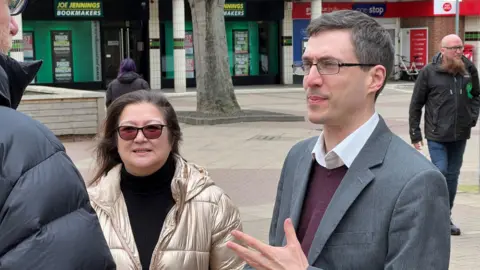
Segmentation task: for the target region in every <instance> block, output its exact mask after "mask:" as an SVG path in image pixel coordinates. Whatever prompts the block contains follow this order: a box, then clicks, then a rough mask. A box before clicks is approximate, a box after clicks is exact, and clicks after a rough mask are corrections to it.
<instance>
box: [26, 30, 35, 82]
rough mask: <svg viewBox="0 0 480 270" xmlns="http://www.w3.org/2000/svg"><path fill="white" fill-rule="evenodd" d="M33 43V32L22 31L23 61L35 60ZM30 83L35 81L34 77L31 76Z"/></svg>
mask: <svg viewBox="0 0 480 270" xmlns="http://www.w3.org/2000/svg"><path fill="white" fill-rule="evenodd" d="M33 44H35V43H34V38H33V32H31V31H23V59H24V61H25V62H30V61H34V60H35V51H34V46H33ZM32 83H35V78H33V80H32Z"/></svg>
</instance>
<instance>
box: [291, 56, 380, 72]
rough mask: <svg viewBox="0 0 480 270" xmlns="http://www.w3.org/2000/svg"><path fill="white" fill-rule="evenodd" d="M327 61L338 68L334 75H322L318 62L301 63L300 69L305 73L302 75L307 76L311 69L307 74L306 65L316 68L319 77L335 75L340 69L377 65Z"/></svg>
mask: <svg viewBox="0 0 480 270" xmlns="http://www.w3.org/2000/svg"><path fill="white" fill-rule="evenodd" d="M328 61H331V62H335V63H331V64H336V65H337V66H338V69H337V72H335V73H323V72H322V69H320V67H319V66H318V65H319V64H320V62H317V63H303V64H302V66H301V67H302V69H303V71H304V72H305V73H304V75H308V74H309V73H310V69H311V68H312V67H310V69H308V72H307V69H306V68H305V66H306V65H310V66H315V67H316V68H317V72H318V74H321V75H336V74H338V73H339V72H340V68H341V67H374V66H377V65H378V64H365V63H342V62H340V61H338V60H328Z"/></svg>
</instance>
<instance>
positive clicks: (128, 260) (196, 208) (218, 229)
mask: <svg viewBox="0 0 480 270" xmlns="http://www.w3.org/2000/svg"><path fill="white" fill-rule="evenodd" d="M175 159H176V170H175V175H174V178H173V180H172V195H173V199H174V200H175V205H174V206H173V207H172V209H171V210H170V212H169V213H168V214H167V216H166V218H165V222H164V224H163V228H162V231H161V233H160V237H159V241H158V243H157V245H156V247H155V249H154V252H153V255H152V260H151V263H150V269H151V270H182V269H185V270H227V269H228V270H235V269H243V267H244V262H243V260H242V259H241V258H239V257H238V256H237V255H236V254H235V253H234V252H233V251H231V250H230V249H229V248H227V246H226V243H227V242H228V241H234V238H233V237H232V236H231V234H230V232H231V231H232V230H234V229H237V230H241V229H242V225H241V221H240V214H239V211H238V208H237V207H236V206H235V205H233V203H232V201H231V200H230V198H229V197H228V196H227V195H226V194H225V193H224V191H223V190H222V189H220V188H219V187H217V186H216V185H215V183H214V182H213V181H212V180H211V179H210V177H209V176H208V173H207V171H206V170H205V169H204V168H202V167H200V166H197V165H195V164H192V163H187V162H186V161H185V160H184V159H182V158H181V157H180V156H175ZM121 166H122V165H118V166H116V167H115V168H113V169H112V170H111V171H110V172H109V173H108V174H107V175H106V176H105V177H103V178H102V179H100V181H97V182H96V183H93V184H92V185H90V186H89V188H88V192H89V195H90V200H91V203H92V205H93V208H94V209H95V211H96V212H97V215H98V218H99V220H100V224H101V226H102V229H103V233H104V235H105V238H106V240H107V243H108V246H109V247H110V251H111V253H112V255H113V258H114V260H115V262H116V264H117V269H118V270H131V269H142V266H141V264H140V257H139V253H138V250H137V247H136V245H135V240H134V236H133V233H132V228H131V226H130V221H129V219H128V212H127V206H126V204H125V199H124V197H123V195H122V192H121V190H120V169H121ZM146 207H148V206H146Z"/></svg>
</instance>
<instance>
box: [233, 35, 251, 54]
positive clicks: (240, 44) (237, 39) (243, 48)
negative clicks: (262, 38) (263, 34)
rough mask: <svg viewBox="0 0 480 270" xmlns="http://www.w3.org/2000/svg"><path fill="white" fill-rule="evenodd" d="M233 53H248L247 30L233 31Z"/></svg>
mask: <svg viewBox="0 0 480 270" xmlns="http://www.w3.org/2000/svg"><path fill="white" fill-rule="evenodd" d="M233 35H234V36H233V42H234V44H235V53H248V31H238V30H236V31H234V32H233Z"/></svg>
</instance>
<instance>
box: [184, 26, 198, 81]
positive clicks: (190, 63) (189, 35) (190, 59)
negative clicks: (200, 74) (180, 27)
mask: <svg viewBox="0 0 480 270" xmlns="http://www.w3.org/2000/svg"><path fill="white" fill-rule="evenodd" d="M184 47H185V76H186V77H187V78H195V54H194V50H193V32H192V31H185V43H184Z"/></svg>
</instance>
